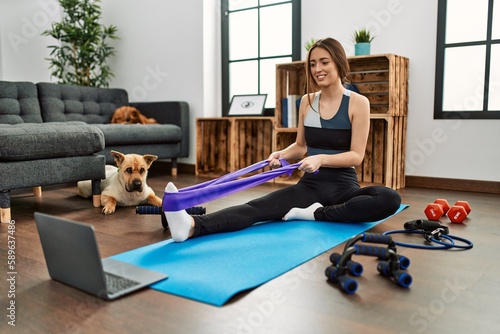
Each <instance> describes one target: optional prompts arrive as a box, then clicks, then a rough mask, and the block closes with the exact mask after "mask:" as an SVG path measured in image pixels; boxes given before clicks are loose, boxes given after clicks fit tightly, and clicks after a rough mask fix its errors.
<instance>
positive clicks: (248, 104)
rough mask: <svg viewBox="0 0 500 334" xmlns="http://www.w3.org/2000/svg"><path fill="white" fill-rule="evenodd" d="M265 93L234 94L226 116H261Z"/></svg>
mask: <svg viewBox="0 0 500 334" xmlns="http://www.w3.org/2000/svg"><path fill="white" fill-rule="evenodd" d="M266 98H267V94H255V95H234V96H233V98H232V99H231V105H230V106H229V113H228V116H261V115H262V114H263V113H264V105H265V104H266Z"/></svg>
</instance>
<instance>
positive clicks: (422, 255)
mask: <svg viewBox="0 0 500 334" xmlns="http://www.w3.org/2000/svg"><path fill="white" fill-rule="evenodd" d="M165 175H167V170H166V169H165V173H162V172H161V171H160V170H159V169H156V170H154V171H152V172H151V173H150V178H149V184H150V185H151V186H152V187H153V188H154V189H155V191H156V192H157V194H160V197H161V196H162V191H163V188H164V187H165V185H166V184H167V182H168V181H171V180H173V181H174V182H175V183H176V185H177V186H178V187H179V188H182V187H184V186H188V185H192V184H196V183H199V182H201V181H204V180H205V179H201V178H197V177H195V176H193V175H183V174H181V175H178V176H176V177H171V176H165ZM278 187H280V186H278V185H273V184H269V183H268V184H264V185H261V186H258V187H255V188H252V189H249V190H247V191H244V192H240V193H238V194H235V195H233V196H229V197H226V198H223V199H220V200H217V201H214V202H211V203H206V204H205V205H204V206H205V207H206V208H207V211H208V212H213V211H215V210H218V209H220V208H223V207H226V206H229V205H232V204H236V203H241V202H244V201H246V200H248V199H251V198H254V197H256V196H259V195H261V194H264V193H267V192H269V191H272V190H274V189H277V188H278ZM400 194H401V195H402V197H403V202H404V203H406V204H409V205H410V207H409V208H408V209H406V210H404V211H403V212H402V213H400V214H398V215H397V216H395V217H393V218H391V219H389V220H387V221H386V222H384V223H382V224H380V225H378V226H377V227H375V228H374V229H373V230H372V232H376V233H382V232H384V231H387V230H394V229H402V228H403V224H404V222H406V221H409V220H414V219H418V218H424V217H425V216H424V215H423V209H424V207H425V206H426V204H427V203H429V202H432V201H434V199H436V198H447V199H448V200H449V201H450V202H454V201H456V200H467V201H469V203H470V204H471V206H472V212H471V214H470V216H469V218H468V219H467V221H466V223H465V224H460V225H458V224H449V223H447V220H446V219H444V220H443V223H444V224H446V225H448V226H449V227H450V234H453V235H457V236H460V237H464V238H467V239H470V240H472V241H473V242H474V248H473V249H471V250H467V251H452V250H440V251H437V250H432V251H431V250H419V249H411V248H403V247H399V248H398V253H400V254H403V255H405V256H407V257H408V258H410V260H411V266H410V268H409V270H408V272H409V273H410V274H411V275H412V277H413V284H412V285H411V287H410V288H409V289H403V288H400V287H398V286H397V285H396V284H394V283H393V282H391V281H390V280H388V279H386V278H384V277H382V276H381V275H380V274H378V273H377V271H376V263H377V261H376V260H374V259H373V258H368V257H357V258H356V260H357V261H358V262H361V263H362V264H363V266H364V268H365V271H364V273H363V275H362V277H360V278H357V279H356V280H357V282H358V284H359V288H358V291H357V292H356V294H355V295H346V294H345V293H343V292H341V291H340V289H339V288H338V287H337V286H336V285H333V284H331V283H329V282H327V280H326V277H325V275H324V271H325V268H326V267H327V266H328V265H329V255H330V254H331V253H332V252H333V251H337V252H341V251H342V250H343V245H340V246H338V247H336V248H335V249H332V250H330V251H328V252H326V253H325V254H322V255H320V256H318V257H317V258H314V259H313V260H311V261H309V262H307V263H305V264H303V265H301V266H299V267H297V268H295V269H294V270H291V271H290V272H288V273H286V274H284V275H282V276H280V277H278V278H276V279H274V280H272V281H270V282H268V283H266V284H264V285H262V286H260V287H258V288H255V289H253V290H251V291H248V292H245V293H242V294H240V295H238V296H236V297H235V298H233V299H232V300H231V301H230V302H229V303H227V304H226V305H225V306H223V307H214V306H210V305H206V304H203V303H199V302H196V301H192V300H188V299H184V298H181V297H177V296H174V295H169V294H165V293H161V292H158V291H154V290H151V289H145V290H142V291H140V292H138V293H135V294H133V295H130V296H127V297H124V298H122V299H119V300H116V301H113V302H106V301H102V300H100V299H97V298H95V297H93V296H90V295H87V294H85V293H83V292H80V291H77V290H75V289H73V288H70V287H67V286H65V285H62V284H60V283H58V282H55V281H52V280H51V279H50V278H49V276H48V273H47V269H46V265H45V261H44V258H43V253H42V249H41V246H40V242H39V239H38V234H37V231H36V227H35V224H34V220H33V212H34V211H41V212H45V213H49V214H54V215H59V216H62V217H66V218H69V219H73V220H77V221H81V222H85V223H89V224H92V225H94V227H95V229H96V231H97V238H98V242H99V246H100V251H101V255H102V256H103V257H107V256H111V255H114V254H117V253H121V252H124V251H127V250H130V249H134V248H137V247H140V246H143V245H147V244H151V243H155V242H158V241H161V240H165V239H168V238H169V237H170V236H169V234H168V232H165V231H164V230H163V228H162V226H161V223H160V217H159V216H138V215H136V214H135V208H133V207H129V208H119V209H118V210H117V212H116V213H115V214H113V215H110V216H105V215H103V214H101V213H100V209H98V208H93V207H92V206H91V203H90V201H88V200H85V199H82V198H80V197H78V196H77V195H76V187H75V186H73V185H64V186H51V187H44V189H43V196H42V197H33V196H32V195H31V194H30V193H29V192H28V191H15V192H14V193H13V199H12V216H13V219H14V220H15V252H16V255H15V256H16V257H15V261H16V263H15V265H16V268H15V270H16V272H17V274H16V275H15V286H14V285H11V284H10V283H9V282H8V281H7V280H6V276H7V272H9V271H10V270H9V269H8V268H7V264H8V262H7V261H8V253H7V252H8V248H9V246H8V231H9V229H8V224H2V226H0V231H1V237H0V250H1V251H0V252H1V265H0V268H1V270H2V272H3V276H2V277H3V278H2V279H1V280H0V282H1V283H0V295H1V307H0V309H1V310H2V311H1V313H2V314H1V317H0V319H1V320H0V332H1V333H204V334H205V333H214V334H224V333H280V334H281V333H286V334H290V333H314V334H316V333H401V334H402V333H477V334H479V333H481V334H483V333H500V316H499V314H500V313H499V306H498V305H499V300H500V269H499V264H500V219H499V218H500V197H499V196H498V195H489V194H480V193H465V192H463V193H459V192H450V191H436V190H427V189H419V188H405V189H401V190H400ZM394 238H395V239H396V240H400V241H406V242H412V243H413V242H421V240H423V239H420V237H418V236H413V235H412V236H399V235H398V236H394ZM242 260H243V259H242ZM7 278H8V277H7ZM12 289H14V291H13V292H14V293H15V297H13V296H12V295H10V296H9V294H10V293H9V290H11V291H12ZM12 300H13V301H15V307H16V308H15V316H16V318H15V325H16V326H15V328H14V327H12V326H10V325H9V324H8V322H9V321H10V320H9V318H8V317H7V315H9V313H10V311H9V310H7V307H9V304H7V302H8V301H12Z"/></svg>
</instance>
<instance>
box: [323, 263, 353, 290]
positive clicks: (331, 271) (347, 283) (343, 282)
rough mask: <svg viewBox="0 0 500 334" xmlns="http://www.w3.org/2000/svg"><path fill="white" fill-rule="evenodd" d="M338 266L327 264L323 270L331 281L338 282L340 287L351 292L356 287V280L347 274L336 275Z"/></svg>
mask: <svg viewBox="0 0 500 334" xmlns="http://www.w3.org/2000/svg"><path fill="white" fill-rule="evenodd" d="M338 270H339V269H338V268H337V267H335V266H329V267H328V268H326V270H325V275H326V277H328V279H329V280H330V281H332V282H333V283H338V284H340V287H341V288H342V289H343V290H344V291H345V292H346V293H348V294H353V293H355V292H356V290H357V289H358V282H356V281H355V280H354V279H352V278H350V277H349V276H347V275H343V276H338V275H337V273H338Z"/></svg>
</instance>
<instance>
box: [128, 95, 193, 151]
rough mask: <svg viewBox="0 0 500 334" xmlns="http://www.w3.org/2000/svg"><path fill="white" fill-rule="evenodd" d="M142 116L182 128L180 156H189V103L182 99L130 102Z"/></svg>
mask: <svg viewBox="0 0 500 334" xmlns="http://www.w3.org/2000/svg"><path fill="white" fill-rule="evenodd" d="M130 106H132V107H135V108H137V109H138V110H139V111H140V112H141V113H142V114H143V115H144V116H146V117H149V118H154V119H156V120H157V121H158V123H160V124H174V125H178V126H179V127H180V128H181V129H182V142H181V155H180V156H179V157H180V158H181V157H183V158H186V157H188V156H189V126H190V125H189V105H188V104H187V102H184V101H164V102H131V103H130Z"/></svg>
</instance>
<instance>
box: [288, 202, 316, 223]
mask: <svg viewBox="0 0 500 334" xmlns="http://www.w3.org/2000/svg"><path fill="white" fill-rule="evenodd" d="M321 207H323V206H322V205H321V204H319V203H318V202H316V203H314V204H311V205H310V206H308V207H307V208H304V209H301V208H293V209H291V210H290V211H288V213H287V214H286V215H285V216H284V217H283V220H294V219H296V220H315V219H314V211H316V209H317V208H321Z"/></svg>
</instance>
